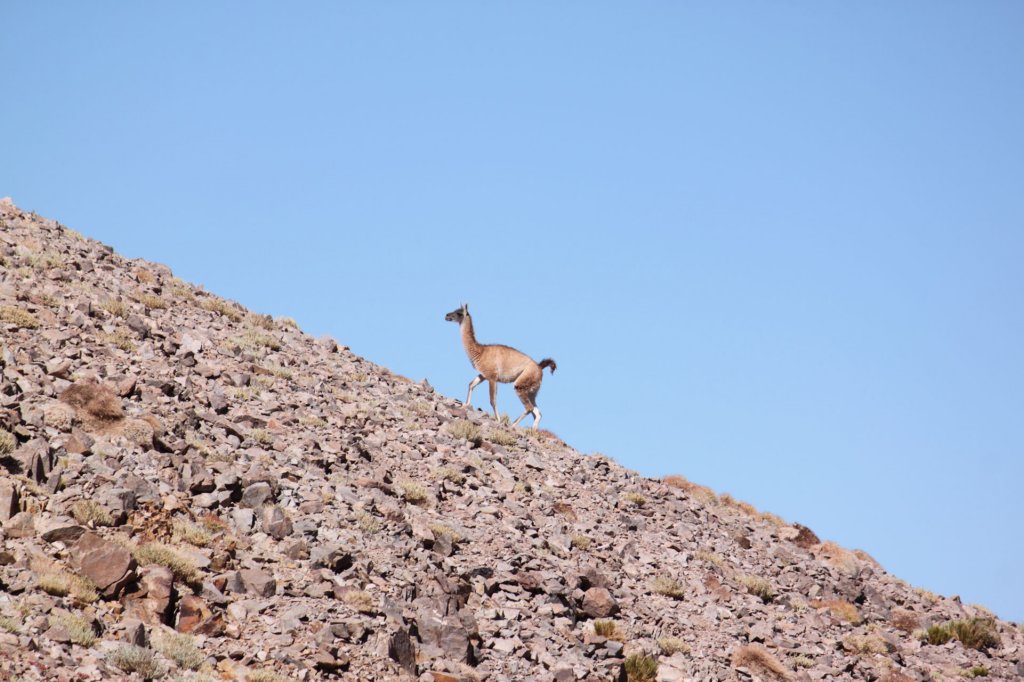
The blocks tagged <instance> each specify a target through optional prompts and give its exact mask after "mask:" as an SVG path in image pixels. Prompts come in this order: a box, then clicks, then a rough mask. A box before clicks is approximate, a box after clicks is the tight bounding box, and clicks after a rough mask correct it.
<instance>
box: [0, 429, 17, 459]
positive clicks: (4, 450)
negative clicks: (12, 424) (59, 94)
mask: <svg viewBox="0 0 1024 682" xmlns="http://www.w3.org/2000/svg"><path fill="white" fill-rule="evenodd" d="M17 447H18V441H17V440H15V438H14V434H13V433H11V432H10V431H8V430H7V429H3V428H0V457H3V456H5V455H9V454H11V453H12V452H14V450H15V449H16V448H17Z"/></svg>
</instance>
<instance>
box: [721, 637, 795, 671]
mask: <svg viewBox="0 0 1024 682" xmlns="http://www.w3.org/2000/svg"><path fill="white" fill-rule="evenodd" d="M732 665H733V667H734V668H749V669H751V670H753V671H755V672H759V673H761V674H762V675H763V676H765V677H769V678H770V679H775V680H789V679H791V675H790V672H789V670H787V669H786V667H785V666H784V665H782V663H780V662H779V659H777V658H775V656H773V655H772V654H771V653H770V652H769V651H768V650H767V649H765V648H764V647H763V646H761V645H760V644H747V645H745V646H741V647H738V648H737V649H736V650H735V651H733V652H732Z"/></svg>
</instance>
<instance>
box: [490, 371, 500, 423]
mask: <svg viewBox="0 0 1024 682" xmlns="http://www.w3.org/2000/svg"><path fill="white" fill-rule="evenodd" d="M487 387H488V388H489V389H491V409H492V410H494V418H495V419H500V417H498V400H497V398H498V382H497V381H492V380H490V379H488V380H487Z"/></svg>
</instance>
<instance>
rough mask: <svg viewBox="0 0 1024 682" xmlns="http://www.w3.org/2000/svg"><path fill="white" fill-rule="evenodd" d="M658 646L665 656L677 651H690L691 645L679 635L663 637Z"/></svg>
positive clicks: (684, 652) (685, 652) (683, 652)
mask: <svg viewBox="0 0 1024 682" xmlns="http://www.w3.org/2000/svg"><path fill="white" fill-rule="evenodd" d="M658 648H659V649H660V650H661V653H662V654H663V655H665V656H671V655H672V654H676V653H682V654H688V653H690V645H689V644H687V643H686V642H684V641H683V640H681V639H679V638H678V637H662V638H661V639H659V640H658Z"/></svg>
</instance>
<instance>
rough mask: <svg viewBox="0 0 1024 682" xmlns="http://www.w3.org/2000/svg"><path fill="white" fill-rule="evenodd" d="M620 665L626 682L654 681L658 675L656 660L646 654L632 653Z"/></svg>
mask: <svg viewBox="0 0 1024 682" xmlns="http://www.w3.org/2000/svg"><path fill="white" fill-rule="evenodd" d="M622 667H623V668H624V669H625V671H626V680H627V682H654V680H655V679H656V678H657V677H658V661H657V660H655V659H654V658H653V657H652V656H648V655H646V654H633V655H632V656H629V657H627V658H626V660H625V662H624V663H623V664H622Z"/></svg>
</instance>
